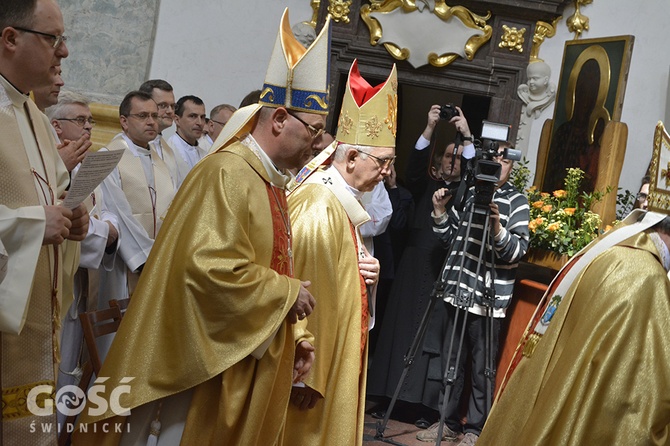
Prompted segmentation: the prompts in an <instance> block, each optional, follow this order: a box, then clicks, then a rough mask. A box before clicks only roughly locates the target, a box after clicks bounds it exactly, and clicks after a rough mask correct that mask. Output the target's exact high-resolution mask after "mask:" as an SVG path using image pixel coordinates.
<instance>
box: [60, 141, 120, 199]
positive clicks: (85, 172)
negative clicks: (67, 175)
mask: <svg viewBox="0 0 670 446" xmlns="http://www.w3.org/2000/svg"><path fill="white" fill-rule="evenodd" d="M121 156H123V150H112V151H107V150H99V151H97V152H90V153H88V154H86V158H84V161H83V162H82V163H81V167H80V168H79V171H78V172H77V175H75V177H74V178H73V179H72V183H71V184H70V189H69V190H68V192H67V196H66V197H65V201H63V206H65V207H67V208H69V209H74V208H76V207H77V206H79V204H80V203H81V202H82V201H84V200H85V199H86V197H88V196H89V195H91V192H93V191H94V190H95V188H96V187H98V185H99V184H100V183H102V180H104V179H105V178H107V175H109V174H110V173H111V172H112V170H114V168H115V167H116V165H117V164H119V161H121Z"/></svg>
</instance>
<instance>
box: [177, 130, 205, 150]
mask: <svg viewBox="0 0 670 446" xmlns="http://www.w3.org/2000/svg"><path fill="white" fill-rule="evenodd" d="M175 135H177V136H178V137H179V138H180V139H181V140H182V141H184V143H185V144H187V145H188V146H189V147H193V148H194V149H198V148H199V147H200V146H199V145H198V140H197V139H196V140H195V145H193V144H191V143H190V142H188V141H186V140H185V139H184V137H183V136H181V135H180V134H179V132H175Z"/></svg>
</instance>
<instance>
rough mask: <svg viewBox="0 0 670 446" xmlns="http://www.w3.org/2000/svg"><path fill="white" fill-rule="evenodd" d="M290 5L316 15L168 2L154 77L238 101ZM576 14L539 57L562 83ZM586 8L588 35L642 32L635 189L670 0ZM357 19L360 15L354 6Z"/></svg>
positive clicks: (279, 7) (635, 61) (256, 79)
mask: <svg viewBox="0 0 670 446" xmlns="http://www.w3.org/2000/svg"><path fill="white" fill-rule="evenodd" d="M285 6H288V7H289V10H290V13H291V15H290V21H291V25H294V24H296V23H298V22H300V21H303V20H310V19H311V16H312V10H311V8H310V6H309V0H284V1H281V2H279V1H274V0H273V1H267V0H245V1H237V2H232V1H230V0H192V1H191V2H188V7H185V3H184V2H183V1H181V0H161V2H160V12H159V16H158V23H157V29H156V39H155V44H154V51H153V55H152V58H151V68H150V70H149V72H150V77H152V78H163V79H166V80H168V81H169V82H170V83H171V84H172V85H173V86H174V88H175V96H176V97H177V98H179V97H180V96H183V95H186V94H195V95H196V96H199V97H201V98H202V99H203V100H204V101H205V105H206V106H207V110H209V109H210V108H211V107H213V106H214V105H216V104H219V103H223V102H227V103H230V104H233V105H235V106H237V105H238V104H239V102H240V100H241V99H242V98H243V97H244V96H245V95H246V94H247V93H248V92H249V91H251V90H254V89H258V88H260V87H261V86H262V82H263V79H264V77H265V69H266V66H267V63H268V60H269V57H270V51H271V50H272V46H273V44H274V39H275V37H276V35H277V29H278V25H279V19H280V17H281V14H282V11H283V9H284V7H285ZM573 12H574V8H572V7H570V8H566V10H565V12H564V14H563V19H562V20H561V22H560V23H559V24H558V31H557V34H556V36H554V37H552V38H549V39H547V40H545V42H544V43H543V44H542V47H541V50H540V57H541V58H542V59H544V60H545V62H547V63H548V64H549V66H551V69H552V82H554V83H558V74H559V72H560V68H561V61H562V58H563V47H564V42H565V41H566V40H572V39H573V38H574V35H573V34H572V33H570V32H569V31H568V29H567V26H566V24H565V21H566V18H567V17H568V16H570V15H571V14H572V13H573ZM582 13H583V14H584V15H586V16H587V17H589V19H590V30H589V31H587V32H585V33H584V34H583V38H595V37H608V36H617V35H623V34H632V35H634V36H635V43H634V49H633V58H632V63H631V69H630V74H629V78H628V86H627V88H626V95H625V101H624V108H623V113H622V117H621V120H622V121H623V122H625V123H626V124H627V125H628V136H629V138H628V148H627V151H626V158H625V162H624V168H623V172H622V174H621V180H620V183H619V185H620V186H621V187H623V188H625V189H629V190H631V191H635V192H636V191H637V189H638V186H639V181H640V179H641V177H642V175H643V174H644V171H645V169H646V168H647V164H648V162H649V159H650V157H651V147H652V140H653V132H654V127H655V125H656V122H657V121H658V120H663V119H664V118H665V116H666V98H667V97H668V94H669V92H668V71H669V70H668V67H670V51H668V50H667V43H666V42H665V41H664V37H663V31H664V30H665V28H666V27H667V26H668V24H669V23H670V2H668V1H667V0H645V1H635V2H631V1H630V0H595V1H594V2H593V3H592V4H590V5H587V6H585V7H582ZM350 16H351V18H352V20H358V19H357V18H356V17H355V11H352V12H351V15H350ZM552 115H553V106H552V107H549V108H547V109H546V110H545V111H544V112H543V113H542V115H541V116H540V118H539V119H538V120H536V121H534V122H533V128H532V132H531V136H530V141H529V159H530V160H531V165H532V166H534V164H535V157H536V155H537V146H538V141H539V134H540V130H541V128H542V123H543V122H544V120H545V119H549V118H551V117H552ZM422 116H423V115H422ZM669 124H670V123H669Z"/></svg>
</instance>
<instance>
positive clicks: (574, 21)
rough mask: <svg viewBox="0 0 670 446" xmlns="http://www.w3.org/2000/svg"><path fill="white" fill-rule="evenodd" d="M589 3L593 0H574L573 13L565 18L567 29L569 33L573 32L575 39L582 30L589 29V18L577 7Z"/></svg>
mask: <svg viewBox="0 0 670 446" xmlns="http://www.w3.org/2000/svg"><path fill="white" fill-rule="evenodd" d="M591 3H593V0H575V13H574V14H572V15H571V16H570V17H568V20H567V25H568V29H569V30H570V32H571V33H575V40H577V39H579V38H580V37H581V36H582V33H583V32H584V31H588V30H589V18H588V17H586V16H585V15H583V14H582V13H581V11H580V10H579V7H580V6H584V5H590V4H591Z"/></svg>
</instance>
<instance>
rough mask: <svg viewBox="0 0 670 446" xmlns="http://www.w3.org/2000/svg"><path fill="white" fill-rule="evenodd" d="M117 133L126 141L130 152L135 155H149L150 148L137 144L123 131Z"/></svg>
mask: <svg viewBox="0 0 670 446" xmlns="http://www.w3.org/2000/svg"><path fill="white" fill-rule="evenodd" d="M119 135H121V137H122V138H123V139H124V140H125V141H126V144H128V148H129V149H130V151H131V152H133V153H134V154H135V156H137V155H142V156H151V148H149V147H146V148H145V147H140V146H138V145H137V144H135V143H134V142H133V140H132V139H130V138H129V137H128V135H126V134H125V133H124V132H121V133H119Z"/></svg>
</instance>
